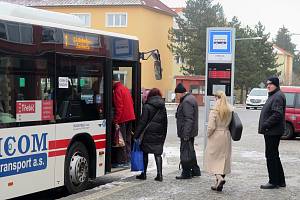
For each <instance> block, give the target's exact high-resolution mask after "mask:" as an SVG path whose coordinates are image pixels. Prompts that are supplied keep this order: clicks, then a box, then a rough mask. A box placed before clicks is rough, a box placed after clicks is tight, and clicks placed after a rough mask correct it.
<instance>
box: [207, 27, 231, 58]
mask: <svg viewBox="0 0 300 200" xmlns="http://www.w3.org/2000/svg"><path fill="white" fill-rule="evenodd" d="M231 41H232V31H231V30H211V31H210V32H209V45H208V53H209V54H231V53H232V42H231Z"/></svg>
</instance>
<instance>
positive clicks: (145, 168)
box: [136, 153, 148, 180]
mask: <svg viewBox="0 0 300 200" xmlns="http://www.w3.org/2000/svg"><path fill="white" fill-rule="evenodd" d="M143 158H144V171H143V172H142V173H141V174H140V175H137V176H136V179H140V180H146V179H147V175H146V174H147V167H148V154H147V153H144V154H143Z"/></svg>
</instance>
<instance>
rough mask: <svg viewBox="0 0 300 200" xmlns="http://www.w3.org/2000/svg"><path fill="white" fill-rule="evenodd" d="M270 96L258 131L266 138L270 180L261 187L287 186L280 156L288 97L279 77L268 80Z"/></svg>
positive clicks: (261, 115) (263, 109)
mask: <svg viewBox="0 0 300 200" xmlns="http://www.w3.org/2000/svg"><path fill="white" fill-rule="evenodd" d="M267 89H268V93H269V98H268V100H267V102H266V103H265V105H264V106H263V108H262V110H261V114H260V118H259V126H258V132H259V133H260V134H263V135H264V138H265V154H266V155H265V156H266V159H267V168H268V173H269V182H268V183H267V184H265V185H261V186H260V188H261V189H274V188H278V187H285V186H286V185H285V177H284V172H283V168H282V165H281V161H280V158H279V151H278V147H279V143H280V137H281V136H282V134H283V133H284V128H285V107H286V99H285V96H284V94H283V93H282V92H281V91H280V87H279V79H278V78H277V77H270V78H269V79H268V81H267Z"/></svg>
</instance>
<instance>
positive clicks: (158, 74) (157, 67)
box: [154, 60, 162, 80]
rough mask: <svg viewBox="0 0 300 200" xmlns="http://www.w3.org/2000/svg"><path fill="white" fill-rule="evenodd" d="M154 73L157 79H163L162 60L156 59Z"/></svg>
mask: <svg viewBox="0 0 300 200" xmlns="http://www.w3.org/2000/svg"><path fill="white" fill-rule="evenodd" d="M154 74H155V79H156V80H161V79H162V68H161V62H160V61H158V60H156V61H154Z"/></svg>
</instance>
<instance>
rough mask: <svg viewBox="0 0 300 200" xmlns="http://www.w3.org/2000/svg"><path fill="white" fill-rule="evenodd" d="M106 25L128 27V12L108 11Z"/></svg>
mask: <svg viewBox="0 0 300 200" xmlns="http://www.w3.org/2000/svg"><path fill="white" fill-rule="evenodd" d="M106 27H127V13H106Z"/></svg>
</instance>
